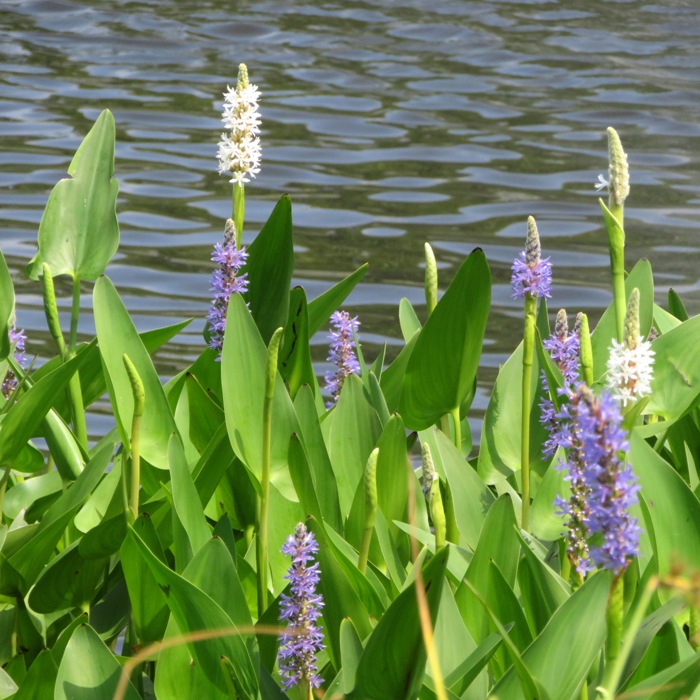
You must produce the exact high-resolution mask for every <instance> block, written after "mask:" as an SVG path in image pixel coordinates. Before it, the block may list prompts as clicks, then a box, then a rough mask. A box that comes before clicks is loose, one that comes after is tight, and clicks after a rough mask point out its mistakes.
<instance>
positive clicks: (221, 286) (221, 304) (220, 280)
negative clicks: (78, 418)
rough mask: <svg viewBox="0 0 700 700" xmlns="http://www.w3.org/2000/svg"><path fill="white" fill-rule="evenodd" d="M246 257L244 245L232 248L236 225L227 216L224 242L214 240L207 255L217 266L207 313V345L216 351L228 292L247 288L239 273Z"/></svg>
mask: <svg viewBox="0 0 700 700" xmlns="http://www.w3.org/2000/svg"><path fill="white" fill-rule="evenodd" d="M247 258H248V253H247V251H246V249H245V246H244V247H243V248H241V249H240V250H238V249H237V248H236V227H235V226H234V223H233V221H232V220H231V219H228V220H227V221H226V226H225V228H224V242H223V243H217V244H216V245H215V246H214V252H213V253H212V255H211V260H212V262H215V263H216V264H217V265H218V266H219V267H218V268H217V269H216V270H214V273H213V274H212V277H211V286H210V291H211V292H212V295H213V296H212V302H211V306H210V307H209V313H208V315H207V321H208V323H209V334H210V337H209V346H210V347H211V348H212V349H213V350H216V351H217V352H218V353H219V354H221V348H222V347H223V342H224V332H225V331H226V313H227V311H228V302H229V299H230V298H231V294H234V293H243V292H245V291H246V290H247V289H248V280H247V275H246V274H242V275H241V274H239V271H240V269H241V267H242V266H243V265H244V264H245V262H246V260H247Z"/></svg>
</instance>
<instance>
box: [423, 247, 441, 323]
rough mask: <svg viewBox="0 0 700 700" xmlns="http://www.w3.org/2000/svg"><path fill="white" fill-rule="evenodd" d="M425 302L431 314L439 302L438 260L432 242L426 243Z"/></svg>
mask: <svg viewBox="0 0 700 700" xmlns="http://www.w3.org/2000/svg"><path fill="white" fill-rule="evenodd" d="M425 302H426V304H427V306H428V315H430V314H431V313H433V309H434V308H435V307H436V306H437V302H438V271H437V262H436V261H435V254H434V253H433V249H432V248H431V247H430V243H426V244H425Z"/></svg>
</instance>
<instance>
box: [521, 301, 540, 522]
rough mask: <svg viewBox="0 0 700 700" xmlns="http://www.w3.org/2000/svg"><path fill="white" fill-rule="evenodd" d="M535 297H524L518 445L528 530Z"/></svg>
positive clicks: (522, 518)
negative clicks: (520, 418) (520, 411)
mask: <svg viewBox="0 0 700 700" xmlns="http://www.w3.org/2000/svg"><path fill="white" fill-rule="evenodd" d="M536 314H537V297H536V296H533V295H532V294H526V295H525V331H524V335H523V384H522V420H521V426H520V428H521V434H522V438H521V443H520V466H521V479H522V501H523V502H522V512H521V526H522V528H523V530H526V531H529V529H530V385H531V382H532V362H533V358H534V355H535V326H536Z"/></svg>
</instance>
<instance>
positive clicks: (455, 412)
mask: <svg viewBox="0 0 700 700" xmlns="http://www.w3.org/2000/svg"><path fill="white" fill-rule="evenodd" d="M452 422H453V423H454V429H455V447H456V448H457V449H458V450H459V452H460V454H461V453H462V424H461V423H460V422H459V406H457V408H453V409H452Z"/></svg>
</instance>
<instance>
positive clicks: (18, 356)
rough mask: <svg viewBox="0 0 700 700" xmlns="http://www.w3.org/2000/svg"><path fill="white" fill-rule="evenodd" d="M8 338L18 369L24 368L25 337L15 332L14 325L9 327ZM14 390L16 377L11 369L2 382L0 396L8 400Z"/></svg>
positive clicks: (22, 332) (21, 332)
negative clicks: (0, 393) (13, 350)
mask: <svg viewBox="0 0 700 700" xmlns="http://www.w3.org/2000/svg"><path fill="white" fill-rule="evenodd" d="M8 336H9V338H10V345H12V346H13V347H14V349H15V361H16V362H17V364H19V365H20V367H24V366H25V363H26V359H27V358H26V357H25V354H24V343H25V341H26V340H27V336H26V335H25V333H24V331H23V330H17V328H16V327H15V325H14V323H13V324H12V326H11V327H10V330H9V333H8ZM16 388H17V377H15V373H14V372H13V371H12V370H11V369H8V370H7V374H5V378H4V379H3V380H2V389H1V391H2V395H3V396H4V397H5V398H6V399H9V398H10V396H11V395H12V393H13V392H14V390H15V389H16Z"/></svg>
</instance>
